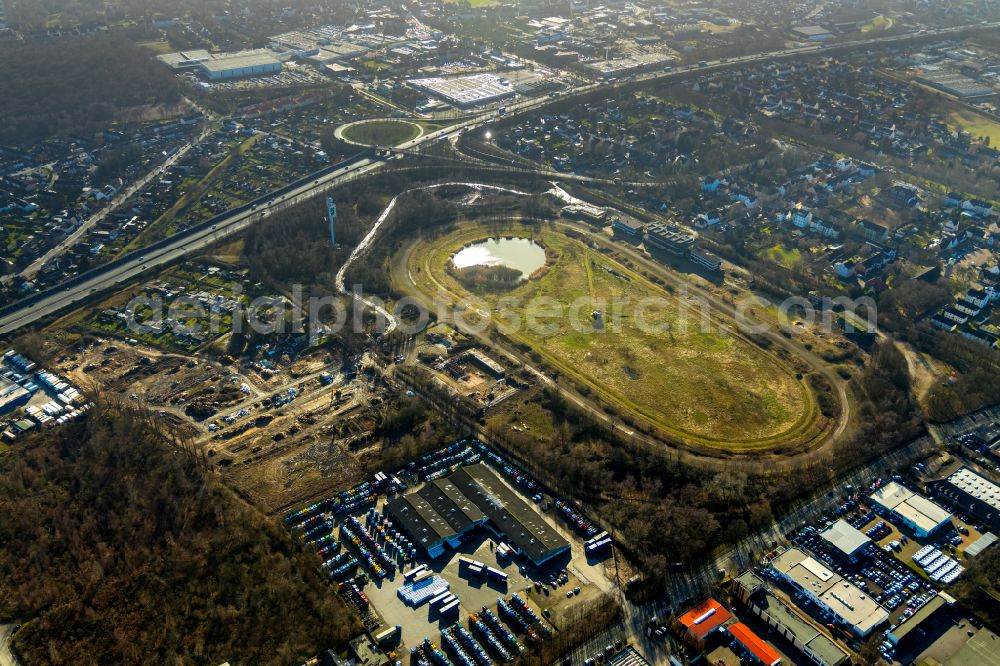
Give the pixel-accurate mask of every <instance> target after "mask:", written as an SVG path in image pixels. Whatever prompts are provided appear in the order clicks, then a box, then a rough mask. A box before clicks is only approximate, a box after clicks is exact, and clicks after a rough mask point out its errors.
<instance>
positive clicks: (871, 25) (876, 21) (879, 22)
mask: <svg viewBox="0 0 1000 666" xmlns="http://www.w3.org/2000/svg"><path fill="white" fill-rule="evenodd" d="M891 26H892V21H890V20H889V19H888V18H886V17H885V16H876V17H875V18H873V19H872V20H871V21H869V22H868V23H866V24H865V25H863V26H861V32H875V31H879V30H887V29H888V28H890V27H891Z"/></svg>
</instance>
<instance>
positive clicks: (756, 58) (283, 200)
mask: <svg viewBox="0 0 1000 666" xmlns="http://www.w3.org/2000/svg"><path fill="white" fill-rule="evenodd" d="M998 27H1000V22H995V23H986V24H978V25H974V26H960V27H955V28H942V29H938V30H920V31H918V32H911V33H903V34H899V35H893V36H888V37H877V38H873V39H865V40H857V41H852V42H846V43H843V44H836V45H830V46H826V45H824V44H816V45H810V46H803V47H799V48H794V49H787V50H781V51H773V52H769V53H759V54H754V55H747V56H743V57H739V58H730V59H721V60H717V61H710V62H702V63H699V64H696V65H686V66H683V67H677V68H674V69H672V70H668V71H661V72H651V73H648V74H644V75H639V76H635V77H631V78H628V79H625V80H622V81H615V82H607V81H604V82H599V83H589V84H586V85H582V86H577V87H575V88H571V89H569V90H566V91H563V92H562V93H560V94H558V95H557V96H549V97H541V98H536V99H530V100H525V101H521V102H514V103H508V104H507V105H506V107H505V112H506V115H507V116H508V117H509V116H512V115H518V114H522V113H526V112H529V111H534V110H537V109H540V108H543V107H545V106H547V105H551V104H555V103H564V102H565V101H566V100H567V99H570V98H574V97H577V98H579V97H583V96H585V95H588V94H590V93H594V92H595V91H599V90H602V91H604V92H606V93H607V94H611V93H612V92H613V91H615V90H616V89H619V88H624V87H634V86H636V85H641V84H644V83H649V82H652V81H665V80H670V79H674V78H676V79H682V78H684V77H687V76H690V75H692V74H693V73H700V72H705V71H713V70H719V69H727V68H732V67H738V66H740V65H744V64H748V63H756V62H764V61H773V60H783V59H791V58H798V57H802V56H805V55H811V54H819V53H824V54H825V53H829V54H831V55H832V54H834V53H843V52H845V51H853V50H858V49H864V48H866V47H874V46H880V47H881V46H885V45H888V44H893V43H900V42H905V41H911V40H918V39H919V40H930V39H935V38H941V37H949V36H954V35H957V34H961V33H963V32H967V31H970V30H976V31H979V30H991V29H996V28H998ZM497 117H498V116H497V112H496V111H493V110H490V111H486V112H483V113H481V114H479V115H476V116H472V117H470V118H467V119H465V120H463V121H460V122H459V123H457V124H455V125H452V126H450V127H446V128H443V129H440V130H436V131H433V132H429V133H426V134H423V135H421V136H419V137H417V138H415V139H413V140H411V141H407V142H405V143H402V144H400V145H399V146H397V147H396V150H398V151H414V150H417V149H419V148H420V147H422V146H425V145H429V144H431V143H433V142H435V141H440V140H448V139H453V138H455V137H457V136H459V135H460V134H461V133H463V132H466V131H470V130H474V129H476V128H479V127H483V126H485V125H487V124H489V123H490V122H493V121H495V120H496V119H497ZM393 157H394V156H393V155H391V154H383V155H378V154H375V153H374V152H373V151H371V150H368V151H363V152H361V153H359V154H357V155H355V156H353V157H351V158H348V159H347V160H346V161H345V162H343V163H341V164H340V165H338V166H337V167H336V168H335V169H325V170H323V171H322V172H318V173H317V174H313V176H309V177H307V178H305V179H303V180H302V181H298V183H299V184H298V185H297V186H295V187H293V188H292V189H290V190H287V189H286V191H284V192H282V193H280V194H278V193H274V194H272V195H268V196H266V197H263V198H262V199H259V200H257V201H256V202H255V204H254V205H253V206H252V207H243V208H241V209H237V210H235V211H233V212H231V213H229V214H225V215H222V216H219V217H216V218H213V219H212V220H209V221H208V222H206V223H205V224H203V225H201V226H199V227H196V228H194V229H191V230H189V231H187V232H184V233H183V234H179V235H177V236H174V237H171V238H170V239H168V240H167V241H165V242H162V243H159V244H157V245H156V246H155V247H154V248H148V249H140V250H136V251H134V252H132V253H130V254H129V255H126V256H125V257H124V258H123V259H121V260H119V261H115V262H112V263H110V264H107V265H105V266H101V267H98V268H96V269H93V270H91V271H89V272H88V273H86V274H84V275H82V276H79V277H78V278H75V279H73V280H70V281H69V286H57V287H53V288H51V289H48V290H46V291H44V292H41V293H39V294H35V295H33V296H31V297H29V298H26V299H24V300H22V301H18V302H16V303H13V304H11V305H9V306H7V307H4V308H0V334H8V333H12V332H14V331H17V330H19V329H21V328H24V327H26V326H30V325H32V324H34V323H36V322H38V321H40V320H43V319H45V318H47V317H51V316H53V315H56V314H58V313H60V312H62V311H64V310H66V309H68V308H71V307H73V306H77V305H80V304H82V303H83V302H85V301H86V300H88V299H90V298H92V297H93V296H94V295H95V294H97V293H99V292H103V291H106V290H109V289H111V288H113V287H115V286H117V285H121V284H124V283H127V282H129V281H131V280H133V279H135V278H136V277H138V276H139V275H141V274H142V273H145V272H147V271H151V270H154V269H157V268H160V267H163V266H166V265H168V264H171V263H173V262H175V261H178V260H180V259H181V258H183V257H184V256H186V255H188V254H191V253H193V252H197V251H199V250H201V249H203V248H205V247H208V246H210V245H212V244H214V243H216V242H217V241H219V240H221V239H222V238H225V237H227V236H230V235H232V234H235V233H238V232H241V231H243V230H245V229H246V228H248V227H249V226H250V225H252V224H255V223H257V222H260V221H261V220H263V219H265V218H266V217H268V216H269V215H271V214H272V213H274V212H276V211H279V210H282V209H284V208H287V207H289V206H292V205H294V204H296V203H299V202H301V201H304V200H306V199H308V198H310V197H313V196H316V195H318V194H321V193H323V192H326V191H328V190H330V189H332V188H334V187H336V186H338V185H341V184H344V183H346V182H348V181H350V180H354V179H357V178H359V177H363V176H365V175H367V174H370V173H372V172H374V171H375V170H377V169H379V168H380V167H382V166H383V165H384V164H385V163H386V162H387V160H389V159H392V158H393Z"/></svg>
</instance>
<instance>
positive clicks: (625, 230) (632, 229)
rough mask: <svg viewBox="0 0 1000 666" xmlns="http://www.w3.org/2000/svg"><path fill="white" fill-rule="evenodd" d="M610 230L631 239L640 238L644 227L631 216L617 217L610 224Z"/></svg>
mask: <svg viewBox="0 0 1000 666" xmlns="http://www.w3.org/2000/svg"><path fill="white" fill-rule="evenodd" d="M611 228H612V229H614V230H615V231H616V232H618V233H622V234H624V235H626V236H630V237H632V238H642V232H643V229H644V228H645V225H643V223H642V222H640V221H639V220H637V219H635V218H634V217H632V216H631V215H617V216H615V220H614V222H612V223H611Z"/></svg>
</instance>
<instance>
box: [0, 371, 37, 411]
mask: <svg viewBox="0 0 1000 666" xmlns="http://www.w3.org/2000/svg"><path fill="white" fill-rule="evenodd" d="M31 395H32V392H31V391H29V390H28V389H26V388H24V387H23V386H21V385H20V384H17V383H16V382H12V381H11V380H9V379H7V378H6V377H3V376H0V414H6V413H7V412H9V411H12V410H14V409H15V408H17V407H20V406H21V405H23V404H25V403H26V402H28V400H29V399H30V398H31Z"/></svg>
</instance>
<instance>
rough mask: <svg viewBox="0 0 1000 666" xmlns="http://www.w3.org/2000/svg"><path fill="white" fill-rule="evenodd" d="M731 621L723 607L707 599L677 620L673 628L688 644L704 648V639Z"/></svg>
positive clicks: (730, 615)
mask: <svg viewBox="0 0 1000 666" xmlns="http://www.w3.org/2000/svg"><path fill="white" fill-rule="evenodd" d="M732 619H733V614H732V613H730V612H729V611H728V610H727V609H726V607H725V606H723V605H722V604H720V603H719V602H718V601H716V600H715V599H713V598H711V597H709V598H708V599H706V600H705V601H703V602H702V603H700V604H698V605H697V606H695V607H694V608H692V609H691V610H689V611H688V612H686V613H684V614H683V615H681V616H680V617H679V618H677V622H676V625H675V628H676V629H677V632H678V633H679V634H680V635H681V637H682V638H684V639H685V640H686V641H687V642H688V643H689V644H691V645H694V646H696V647H698V648H699V649H702V648H704V646H705V638H706V637H707V636H708V635H709V634H710V633H712V632H713V631H715V630H716V629H718V628H719V627H722V626H725V624H726V623H727V622H729V621H730V620H732Z"/></svg>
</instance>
